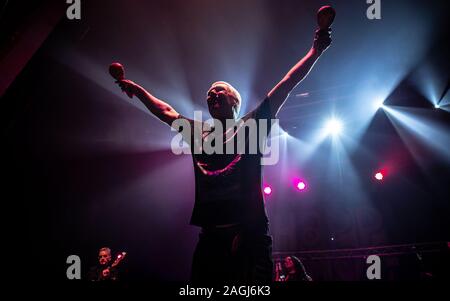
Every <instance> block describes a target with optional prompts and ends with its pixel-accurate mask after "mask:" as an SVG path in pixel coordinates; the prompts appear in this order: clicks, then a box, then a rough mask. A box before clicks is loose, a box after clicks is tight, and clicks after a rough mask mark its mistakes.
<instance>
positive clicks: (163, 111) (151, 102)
mask: <svg viewBox="0 0 450 301" xmlns="http://www.w3.org/2000/svg"><path fill="white" fill-rule="evenodd" d="M116 83H117V84H118V85H119V86H120V88H121V89H122V91H124V92H126V93H127V94H128V96H130V98H131V97H132V96H133V95H136V96H137V98H139V100H140V101H141V102H142V103H143V104H144V105H145V106H146V107H147V109H148V110H149V111H150V112H151V113H152V114H153V115H155V116H156V117H158V119H159V120H161V121H163V122H165V123H167V124H168V125H169V126H172V122H173V121H174V120H175V119H177V118H178V117H179V116H180V114H179V113H178V112H177V111H175V110H174V108H172V107H171V106H170V105H169V104H168V103H166V102H164V101H162V100H161V99H159V98H157V97H155V96H153V95H152V94H150V93H149V92H148V91H147V90H145V89H144V88H143V87H141V86H139V85H138V84H136V83H135V82H133V81H131V80H128V79H122V80H119V81H117V82H116Z"/></svg>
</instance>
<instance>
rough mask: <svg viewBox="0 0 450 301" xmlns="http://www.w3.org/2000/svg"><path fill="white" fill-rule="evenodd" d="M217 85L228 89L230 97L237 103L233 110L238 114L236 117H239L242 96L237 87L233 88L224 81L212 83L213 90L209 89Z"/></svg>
mask: <svg viewBox="0 0 450 301" xmlns="http://www.w3.org/2000/svg"><path fill="white" fill-rule="evenodd" d="M217 85H224V86H225V87H227V93H228V94H229V95H231V96H232V97H233V98H234V99H235V100H236V101H235V103H234V105H233V109H234V111H235V113H236V116H237V115H239V111H240V110H241V101H242V98H241V94H239V92H238V90H236V88H235V87H233V86H232V85H231V84H230V83H227V82H224V81H217V82H214V83H212V85H211V88H209V89H210V90H211V89H212V88H213V87H215V86H217Z"/></svg>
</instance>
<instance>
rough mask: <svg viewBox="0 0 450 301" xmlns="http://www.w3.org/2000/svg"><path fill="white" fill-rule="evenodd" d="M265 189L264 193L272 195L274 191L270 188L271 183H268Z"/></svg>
mask: <svg viewBox="0 0 450 301" xmlns="http://www.w3.org/2000/svg"><path fill="white" fill-rule="evenodd" d="M263 191H264V194H266V195H270V194H271V193H272V188H270V186H269V185H266V186H264V189H263Z"/></svg>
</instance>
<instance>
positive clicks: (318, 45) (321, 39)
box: [313, 28, 331, 54]
mask: <svg viewBox="0 0 450 301" xmlns="http://www.w3.org/2000/svg"><path fill="white" fill-rule="evenodd" d="M330 45H331V28H327V29H317V30H316V34H315V36H314V43H313V48H314V49H315V50H316V51H317V52H318V53H319V54H322V52H324V51H325V50H327V49H328V47H330Z"/></svg>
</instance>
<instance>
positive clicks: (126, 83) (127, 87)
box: [116, 79, 138, 98]
mask: <svg viewBox="0 0 450 301" xmlns="http://www.w3.org/2000/svg"><path fill="white" fill-rule="evenodd" d="M116 84H118V85H119V87H120V89H122V92H125V93H126V94H127V95H128V97H129V98H133V95H135V94H136V92H137V88H138V85H137V84H136V83H135V82H133V81H131V80H129V79H121V80H117V81H116Z"/></svg>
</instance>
